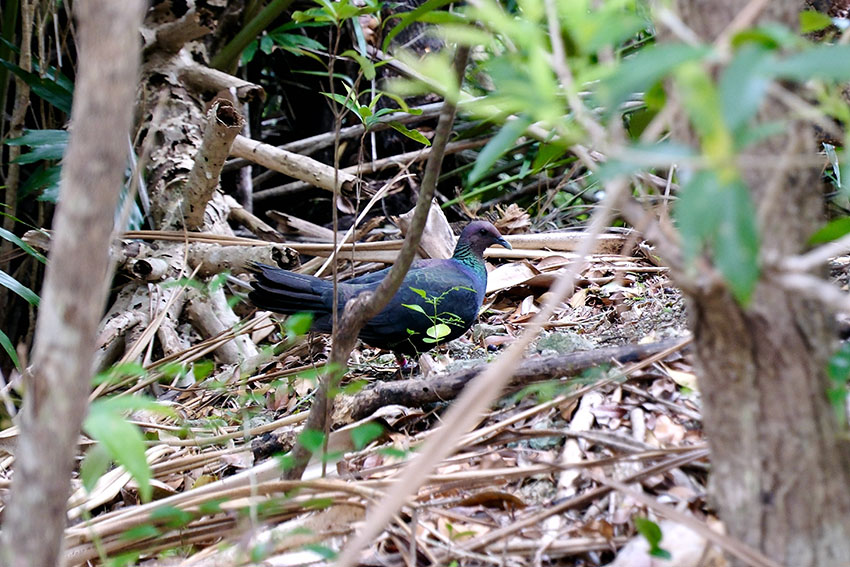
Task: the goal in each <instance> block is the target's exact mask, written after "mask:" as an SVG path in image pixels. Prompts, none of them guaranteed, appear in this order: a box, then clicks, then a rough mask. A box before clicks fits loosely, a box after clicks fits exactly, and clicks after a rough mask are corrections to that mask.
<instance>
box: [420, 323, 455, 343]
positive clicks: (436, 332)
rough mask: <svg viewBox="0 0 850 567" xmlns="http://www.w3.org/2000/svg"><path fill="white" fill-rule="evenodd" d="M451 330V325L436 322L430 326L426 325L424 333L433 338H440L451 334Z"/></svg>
mask: <svg viewBox="0 0 850 567" xmlns="http://www.w3.org/2000/svg"><path fill="white" fill-rule="evenodd" d="M451 332H452V329H451V327H449V326H448V325H446V324H445V323H438V324H436V325H434V326H432V327H428V329H427V330H426V331H425V334H426V335H428V336H429V337H431V338H432V339H434V340H440V339H442V338H443V337H446V336H448V335H449V334H451Z"/></svg>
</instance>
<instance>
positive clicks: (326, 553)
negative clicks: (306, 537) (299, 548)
mask: <svg viewBox="0 0 850 567" xmlns="http://www.w3.org/2000/svg"><path fill="white" fill-rule="evenodd" d="M304 549H308V550H310V551H312V552H313V553H315V554H317V555H319V556H320V557H322V559H326V560H328V561H332V560H334V559H336V556H337V552H336V551H334V550H333V549H331V548H330V547H327V546H324V545H319V544H318V543H308V544H306V545H304Z"/></svg>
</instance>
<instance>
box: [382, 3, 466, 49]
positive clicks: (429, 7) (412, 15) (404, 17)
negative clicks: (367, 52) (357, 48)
mask: <svg viewBox="0 0 850 567" xmlns="http://www.w3.org/2000/svg"><path fill="white" fill-rule="evenodd" d="M451 3H452V0H428V1H427V2H425V3H424V4H421V5H420V6H419V7H418V8H416V9H415V10H412V11H410V12H407V13H404V14H396V15H394V16H393V17H398V16H401V19H400V20H399V22H398V24H396V26H395V27H393V29H391V30H390V31H389V33H388V34H387V36H386V37H385V38H384V42H383V44H381V49H382V50H383V51H387V48H388V47H389V46H390V42H391V41H392V40H393V38H394V37H395V36H397V35H398V34H399V33H401V32H402V31H403V30H404V28H406V27H407V26H409V25H410V24H412V23H413V22H415V21H417V20H418V19H419V18H420V17H422V16H423V15H424V14H427V13H429V12H432V11H434V10H439V9H440V8H442V7H443V6H445V5H447V4H451Z"/></svg>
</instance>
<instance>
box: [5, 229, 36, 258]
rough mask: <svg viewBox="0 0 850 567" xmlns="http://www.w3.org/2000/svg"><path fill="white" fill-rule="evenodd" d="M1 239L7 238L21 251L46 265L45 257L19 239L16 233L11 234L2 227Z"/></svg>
mask: <svg viewBox="0 0 850 567" xmlns="http://www.w3.org/2000/svg"><path fill="white" fill-rule="evenodd" d="M0 238H5V239H6V240H8V241H9V242H11V243H12V244H15V245H17V246H18V247H19V248H20V249H21V250H23V251H24V252H26V253H27V254H29V255H30V256H32V257H33V258H35V259H36V260H38V261H39V262H41V263H42V264H44V263H45V261H46V259H45V258H44V255H43V254H42V253H41V252H39V251H37V250H36V249H35V248H33V247H32V246H30V245H29V244H27V243H26V242H24V241H23V240H21V239H20V238H18V236H17V235H16V234H15V233H13V232H9V231H8V230H6V229H5V228H2V227H0Z"/></svg>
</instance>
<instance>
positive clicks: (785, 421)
mask: <svg viewBox="0 0 850 567" xmlns="http://www.w3.org/2000/svg"><path fill="white" fill-rule="evenodd" d="M748 4H749V2H748V0H721V1H718V2H705V1H702V0H682V1H681V2H680V4H679V6H680V12H681V15H682V19H683V20H684V22H685V23H686V24H687V25H688V26H690V27H691V28H692V29H693V30H694V31H695V32H696V33H697V34H698V35H700V36H701V38H702V39H703V40H704V41H706V42H711V41H713V40H714V39H715V38H716V37H717V36H718V35H719V34H720V32H721V31H723V29H724V28H725V27H726V26H727V25H728V24H729V23H730V22H731V21H732V19H733V18H734V17H735V16H736V15H737V14H738V13H739V12H740V11H741V10H742V9H743V8H744V6H747V5H748ZM802 9H804V6H803V5H802V2H797V1H794V0H777V1H775V2H772V3H770V4H769V6H768V8H767V10H766V11H765V13H764V14H762V17H761V20H762V21H780V22H782V23H784V24H785V25H786V26H788V27H789V28H791V29H796V28H797V26H798V17H799V16H798V14H799V11H800V10H802ZM783 114H784V116H783ZM787 115H788V111H787V109H784V108H781V107H779V106H778V103H776V102H775V101H770V100H768V102H767V103H766V107H765V108H763V109H762V112H761V115H760V118H761V119H762V120H769V119H772V118H779V117H784V118H786V119H787ZM678 135H679V137H680V138H688V137H690V135H689V134H688V133H687V132H686V129H685V128H679V132H678ZM747 152H748V153H750V152H752V153H756V154H759V155H772V156H774V159H775V163H777V167H776V169H775V170H767V169H764V168H752V169H749V170H744V171H742V174H743V177H744V179H745V181H746V183H747V185H748V186H749V187H750V188H751V191H752V194H753V200H754V202H755V203H756V205H757V207H758V208H759V229H760V235H761V242H762V248H761V257H762V258H779V257H783V256H786V255H788V254H794V253H798V252H800V251H801V250H802V249H803V247H804V246H805V243H806V239H807V238H808V236H809V235H810V234H812V233H813V232H814V230H815V229H816V228H817V227H818V221H819V220H820V216H821V211H822V209H823V204H822V196H821V194H820V192H819V191H818V190H817V188H818V187H819V186H820V172H819V170H817V169H812V168H810V169H797V170H783V169H782V167H783V166H782V165H781V164H782V163H783V160H782V156H783V155H795V154H807V155H813V154H814V152H815V144H814V137H813V132H812V129H811V128H810V127H809V126H808V125H806V124H804V123H802V122H790V125H789V127H788V130H787V132H786V133H785V134H784V135H780V136H776V137H774V138H771V139H770V140H769V141H767V142H765V143H762V144H760V145H758V146H757V147H755V148H748V150H747ZM745 167H746V166H743V168H745ZM705 279H710V278H705ZM689 293H690V308H691V315H692V321H691V322H692V326H693V331H694V338H695V345H696V355H697V361H698V366H699V370H700V381H701V390H702V392H703V396H704V397H703V400H704V402H703V414H704V423H705V431H706V434H707V436H708V439H709V443H710V446H711V451H712V492H713V495H714V497H715V499H716V505H717V508H718V510H719V511H720V515H721V517H722V519H723V520H724V522H725V523H726V526H727V529H728V531H729V533H730V534H731V535H733V536H735V537H737V538H739V539H741V540H742V541H744V542H745V543H747V544H749V545H751V546H753V547H755V548H758V549H760V550H762V551H763V552H764V553H765V554H767V555H768V556H770V557H772V558H773V559H776V560H777V561H779V562H781V563H782V564H784V565H789V566H794V567H808V566H811V567H814V566H818V567H828V566H838V565H847V564H848V561H850V491H848V489H847V487H848V485H850V453H848V447H847V444H846V443H842V441H841V440H840V439H839V435H840V428H839V424H838V423H837V420H836V419H835V417H834V412H833V411H832V409H831V406H830V404H829V402H828V400H827V388H828V379H827V376H826V368H827V361H828V358H829V356H830V354H831V353H832V351H833V349H834V346H835V335H834V332H833V329H832V325H831V321H832V320H833V318H832V316H831V314H829V313H827V312H826V310H825V309H824V308H823V307H822V306H821V305H820V304H812V303H811V302H807V301H805V300H803V299H801V298H800V297H799V296H797V295H795V294H793V293H791V292H787V291H785V290H783V289H782V288H781V287H779V286H778V285H776V284H774V283H772V282H771V281H770V274H769V273H764V274H763V275H762V279H761V281H760V283H759V284H758V286H757V288H756V291H755V293H754V295H753V298H752V301H751V303H750V304H749V305H748V306H747V307H746V308H742V307H741V306H740V305H739V304H738V303H737V302H736V301H735V300H734V299H733V298H732V296H731V294H730V293H729V292H728V290H727V289H725V288H722V287H720V286H717V285H712V284H706V285H705V286H702V287H692V288H690V291H689Z"/></svg>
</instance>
